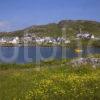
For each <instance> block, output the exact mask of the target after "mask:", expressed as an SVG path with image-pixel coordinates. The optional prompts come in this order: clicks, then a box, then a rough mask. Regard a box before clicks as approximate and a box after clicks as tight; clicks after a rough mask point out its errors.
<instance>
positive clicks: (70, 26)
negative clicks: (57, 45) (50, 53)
mask: <svg viewBox="0 0 100 100" xmlns="http://www.w3.org/2000/svg"><path fill="white" fill-rule="evenodd" d="M62 28H66V31H65V33H66V35H67V36H68V37H74V36H75V33H76V32H78V31H79V29H80V28H81V29H82V31H83V32H89V33H92V34H94V35H95V36H99V34H100V22H96V21H88V20H62V21H60V22H58V23H50V24H47V25H38V26H35V25H33V26H31V27H28V28H25V29H23V30H18V31H14V32H1V33H0V36H19V37H21V36H23V35H24V34H25V33H30V34H32V35H36V36H40V37H42V36H52V37H58V36H62Z"/></svg>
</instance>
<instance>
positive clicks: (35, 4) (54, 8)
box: [0, 0, 100, 31]
mask: <svg viewBox="0 0 100 100" xmlns="http://www.w3.org/2000/svg"><path fill="white" fill-rule="evenodd" d="M99 11H100V0H0V31H13V30H16V29H22V28H25V27H28V26H31V25H38V24H47V23H52V22H58V21H60V20H63V19H86V20H95V21H100V13H99Z"/></svg>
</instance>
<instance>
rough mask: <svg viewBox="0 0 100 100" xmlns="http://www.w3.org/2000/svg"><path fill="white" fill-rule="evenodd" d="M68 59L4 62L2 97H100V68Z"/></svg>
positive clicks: (95, 99) (1, 99)
mask: <svg viewBox="0 0 100 100" xmlns="http://www.w3.org/2000/svg"><path fill="white" fill-rule="evenodd" d="M66 62H68V61H67V60H63V61H49V62H48V61H47V62H42V63H41V64H40V65H35V64H0V100H100V95H99V94H100V68H96V69H94V68H92V67H91V65H83V66H80V67H74V68H73V67H72V66H71V65H68V64H67V63H66Z"/></svg>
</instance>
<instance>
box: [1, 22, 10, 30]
mask: <svg viewBox="0 0 100 100" xmlns="http://www.w3.org/2000/svg"><path fill="white" fill-rule="evenodd" d="M10 29H11V24H10V23H9V22H7V21H0V31H1V32H3V31H10Z"/></svg>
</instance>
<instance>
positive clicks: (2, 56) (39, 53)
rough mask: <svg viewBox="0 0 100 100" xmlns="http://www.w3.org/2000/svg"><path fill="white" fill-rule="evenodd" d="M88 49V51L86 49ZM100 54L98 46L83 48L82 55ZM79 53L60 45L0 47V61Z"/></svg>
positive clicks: (50, 57)
mask: <svg viewBox="0 0 100 100" xmlns="http://www.w3.org/2000/svg"><path fill="white" fill-rule="evenodd" d="M87 50H88V51H87ZM98 53H99V54H100V48H96V47H95V48H88V49H86V48H85V49H84V50H83V52H82V55H87V54H98ZM78 55H79V54H77V53H76V52H75V50H74V49H72V48H62V47H0V61H1V62H4V63H6V62H7V63H8V62H9V63H14V62H15V63H28V62H36V61H37V62H39V61H41V60H48V59H49V60H50V59H61V58H75V57H77V56H78Z"/></svg>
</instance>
